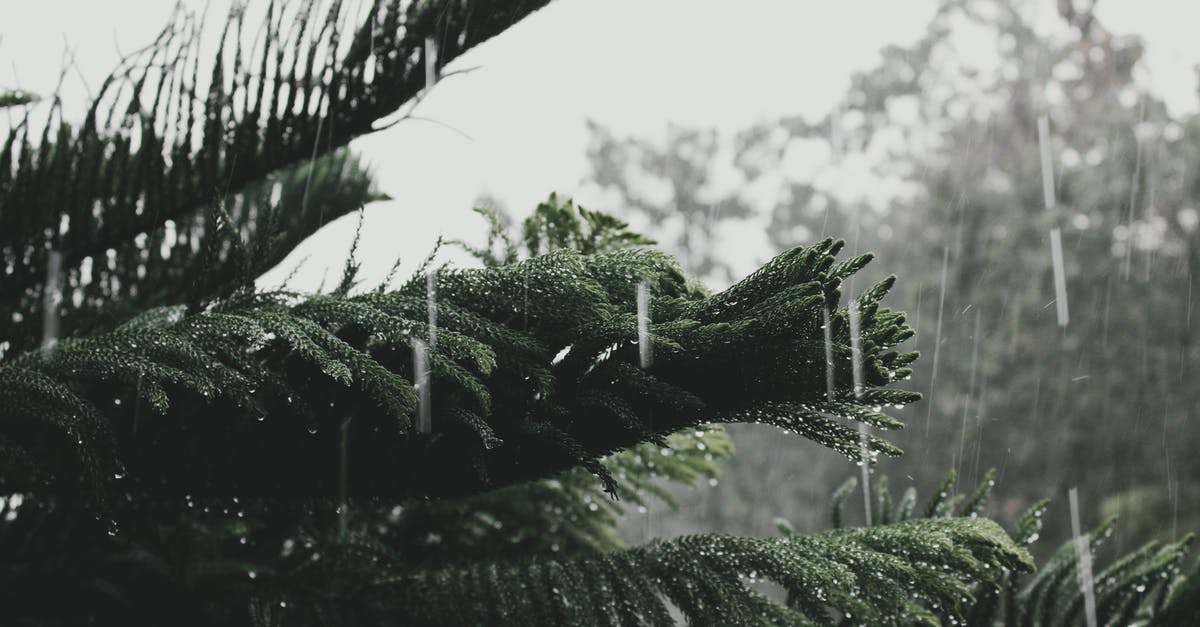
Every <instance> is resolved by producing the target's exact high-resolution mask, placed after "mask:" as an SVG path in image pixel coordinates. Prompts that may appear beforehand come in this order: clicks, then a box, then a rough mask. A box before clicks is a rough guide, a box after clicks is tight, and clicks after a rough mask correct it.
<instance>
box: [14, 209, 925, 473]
mask: <svg viewBox="0 0 1200 627" xmlns="http://www.w3.org/2000/svg"><path fill="white" fill-rule="evenodd" d="M548 206H549V205H548ZM558 211H560V212H561V213H562V214H564V215H573V211H574V209H573V208H572V207H571V206H570V205H565V206H563V207H562V208H559V209H558ZM548 215H549V212H548V211H542V212H540V213H538V214H535V217H534V219H533V220H531V221H530V222H529V224H531V225H533V226H531V227H529V228H527V230H526V233H531V232H535V230H536V229H538V228H543V227H541V225H543V224H547V223H548V222H547V221H546V218H547V216H548ZM585 215H587V214H585ZM556 219H566V218H556ZM588 224H590V225H591V227H590V230H583V229H580V231H581V236H580V237H584V236H585V235H584V234H586V237H590V238H593V239H594V238H596V237H608V235H602V233H603V232H604V230H605V229H606V228H608V227H604V226H601V228H599V229H597V227H596V225H597V224H598V223H597V222H596V220H595V219H592V220H591V221H589V222H588ZM576 226H579V225H576ZM543 230H545V229H543ZM546 232H549V231H546ZM235 235H236V234H231V236H230V237H229V238H228V244H227V248H228V249H229V250H230V251H231V253H230V254H231V256H232V257H233V258H234V259H237V258H239V256H245V255H250V254H251V250H252V249H253V244H251V245H243V244H241V243H239V242H238V240H237V238H236V236H235ZM614 237H617V240H615V241H622V240H621V238H620V237H619V236H614ZM531 241H536V240H531ZM551 241H553V240H551ZM579 241H583V240H579ZM840 248H841V244H840V243H839V242H834V241H830V240H826V241H824V242H821V243H819V244H817V245H815V246H813V247H810V248H797V249H794V250H792V251H789V252H787V253H784V254H783V255H780V256H779V257H777V258H776V259H775V260H773V261H772V262H770V263H768V264H767V265H766V266H764V267H763V268H762V269H761V270H759V271H758V272H756V273H754V274H753V275H751V276H750V277H748V278H746V279H745V280H744V281H742V282H740V283H738V284H737V285H734V286H733V287H731V288H730V289H729V290H726V291H725V292H722V293H719V294H714V295H705V294H703V293H702V292H701V291H700V290H699V288H698V287H696V286H694V285H689V284H688V283H687V282H686V281H685V280H684V279H683V276H682V274H680V272H679V271H678V269H677V268H676V266H675V265H674V262H673V261H672V260H671V259H670V258H668V257H666V256H665V255H662V254H661V253H657V252H654V251H651V250H642V249H619V250H612V251H610V252H602V253H596V254H591V255H581V254H579V253H577V252H575V251H573V250H570V249H558V250H555V251H553V252H550V253H548V254H545V255H542V256H538V257H533V258H530V259H528V260H524V261H520V262H514V263H509V264H506V265H502V266H494V267H489V268H484V269H480V270H449V269H443V270H441V271H438V272H437V273H436V282H437V294H438V301H437V309H438V319H439V327H440V328H439V332H438V345H437V349H436V351H435V352H434V353H433V356H432V364H433V374H434V380H433V389H434V390H435V392H434V394H435V396H434V434H433V435H432V436H422V435H418V434H415V433H413V432H412V424H413V423H412V416H413V414H414V412H415V409H416V398H415V394H414V392H413V388H412V382H411V381H412V373H411V367H412V366H411V364H412V356H411V349H410V345H409V341H410V339H411V338H413V337H418V338H420V337H425V336H427V335H428V329H427V326H426V322H425V320H424V318H425V316H426V302H425V298H424V293H425V281H424V277H422V276H417V277H413V278H412V279H410V280H409V281H408V282H407V283H406V284H405V285H404V286H403V287H401V288H400V289H398V290H396V291H393V292H368V293H364V294H359V295H354V296H336V295H300V294H294V293H289V292H254V291H252V290H250V289H249V288H248V287H246V288H243V289H238V290H234V291H232V293H230V294H228V295H227V296H226V297H225V298H223V299H218V300H214V301H209V302H206V303H205V302H200V303H195V304H193V306H192V313H186V314H185V312H184V311H182V310H180V309H174V308H167V309H161V310H154V311H151V312H147V313H146V314H144V315H142V316H139V317H138V318H135V319H133V320H131V321H130V322H128V323H126V324H125V325H123V326H122V327H120V328H119V329H117V330H114V331H112V332H109V333H104V334H99V335H96V336H91V337H86V338H83V337H81V338H69V339H65V340H63V341H62V342H60V343H59V345H58V346H57V347H56V348H55V349H54V350H53V351H48V352H34V353H27V354H25V355H22V356H20V357H17V358H15V359H12V360H9V361H8V362H7V363H5V364H3V365H0V390H3V392H0V393H2V394H4V397H5V399H6V402H5V403H4V404H3V405H2V406H0V415H3V417H4V423H3V424H4V425H5V427H4V430H3V433H2V435H3V436H4V438H5V440H6V442H8V443H9V445H10V446H11V447H13V450H15V451H17V452H18V453H19V454H18V455H15V456H12V457H10V459H14V460H20V459H22V458H23V457H25V456H28V457H33V458H38V459H42V460H45V462H44V464H43V466H42V468H43V470H44V471H45V472H44V475H45V476H42V477H39V478H37V480H34V479H33V478H31V477H28V476H24V475H21V474H18V473H17V472H16V471H15V470H13V469H9V468H5V469H4V470H3V472H2V473H0V478H2V480H3V485H4V486H5V487H6V488H7V489H10V490H29V489H45V488H49V489H52V490H68V491H74V490H77V489H80V488H82V489H83V490H84V491H86V492H88V493H91V494H97V495H104V494H107V493H108V491H109V489H116V490H118V491H122V490H125V489H128V488H127V487H126V486H129V485H130V484H134V483H136V484H138V485H141V486H142V487H144V488H146V489H151V490H153V491H159V490H162V489H168V490H170V491H173V492H175V493H177V494H178V493H192V494H243V495H249V494H260V495H262V494H273V495H282V494H295V495H326V496H328V495H332V494H334V493H335V490H336V488H337V481H336V478H337V473H334V472H331V469H333V468H336V458H337V455H338V451H339V444H338V443H339V439H340V437H341V436H340V429H339V428H338V427H337V425H339V424H340V422H341V420H342V419H343V418H346V417H350V418H351V419H352V424H351V425H350V427H349V429H350V432H349V438H350V447H351V459H352V460H354V461H353V462H352V467H351V469H350V479H349V491H350V493H351V494H358V495H384V494H389V495H397V496H420V495H427V496H440V495H452V494H468V493H472V492H475V491H478V490H480V489H482V488H485V487H488V486H501V485H508V484H510V483H514V482H518V481H523V480H527V479H536V478H540V477H545V476H548V475H550V474H553V473H556V472H559V471H562V470H565V469H567V468H570V467H572V466H575V465H579V464H582V465H584V466H586V467H589V468H591V469H592V470H593V471H594V472H597V473H598V474H600V476H601V477H602V478H605V480H606V482H607V483H608V485H609V486H610V489H615V488H614V487H613V486H614V482H613V481H612V480H611V478H609V477H608V475H607V473H606V472H605V471H604V469H603V467H602V466H600V465H599V464H598V460H599V459H600V458H601V457H603V456H604V455H607V454H608V453H610V452H613V451H616V450H619V449H622V448H625V447H628V446H630V445H633V444H636V443H638V442H639V441H645V440H648V439H654V438H657V437H662V436H665V435H667V434H669V433H672V432H675V431H678V430H680V429H684V428H689V427H693V426H696V425H698V424H700V423H701V422H703V421H712V422H761V423H765V424H773V425H776V426H780V427H783V428H785V429H788V430H792V431H795V432H798V433H800V434H801V435H804V436H805V437H808V438H810V439H812V440H814V441H816V442H818V443H821V444H824V445H826V446H829V447H831V448H834V449H836V450H838V451H840V452H842V453H844V454H845V455H847V456H849V457H852V458H857V457H858V456H859V455H860V453H861V451H860V448H859V445H858V437H857V433H856V431H855V430H854V429H853V428H852V427H851V426H848V423H847V422H845V421H844V420H845V419H848V420H851V421H854V420H857V421H863V422H866V423H869V424H871V425H873V426H876V427H881V428H895V427H898V426H900V425H899V423H898V422H896V421H894V420H893V419H891V418H889V417H888V416H886V415H884V414H882V413H880V412H877V411H874V410H872V409H871V408H870V406H869V405H866V404H874V403H880V404H883V403H887V404H900V403H907V402H911V401H913V400H915V399H916V398H917V395H915V394H911V393H906V392H899V391H891V390H886V389H882V388H881V387H880V386H884V385H887V384H889V383H891V382H892V381H894V380H896V379H898V378H901V377H903V376H906V375H907V373H908V369H907V368H906V367H905V366H906V364H907V363H908V362H909V361H911V360H912V358H913V357H914V355H913V354H911V353H897V352H895V351H891V350H889V349H890V348H891V347H893V346H894V345H895V344H897V343H899V342H901V341H903V340H905V339H907V338H908V337H909V336H910V335H911V330H910V329H909V328H908V327H907V326H905V324H904V319H903V315H902V314H897V313H895V312H892V311H889V310H887V309H884V308H880V307H879V305H878V301H879V299H880V298H882V296H883V295H884V294H885V293H886V290H887V288H888V287H890V285H891V280H890V279H889V280H888V281H885V282H884V283H882V284H880V285H879V286H877V287H876V288H872V289H870V290H867V291H866V292H864V293H863V294H862V295H861V296H860V298H859V305H860V308H861V312H862V313H861V317H862V328H863V335H864V370H865V373H866V378H867V383H868V384H869V385H870V386H871V387H870V388H869V389H868V391H867V393H866V394H865V397H864V399H863V401H861V403H863V404H860V402H859V401H855V400H854V399H853V394H852V390H851V389H850V386H849V385H847V384H846V383H845V382H848V381H849V380H850V376H849V370H850V351H849V338H848V332H849V331H848V323H847V322H846V312H845V310H844V309H842V310H839V311H837V312H836V313H835V314H834V316H833V318H832V325H833V337H834V342H835V346H834V354H835V363H836V367H837V369H838V372H839V375H838V380H839V381H842V382H843V383H842V385H841V386H840V387H838V388H837V390H836V393H835V396H836V400H834V401H827V400H826V398H825V397H826V393H825V379H824V377H825V373H824V359H823V351H824V346H823V339H822V330H821V326H820V325H821V310H822V308H823V307H825V306H826V303H832V302H836V301H837V298H838V289H839V287H838V286H839V284H840V282H841V281H842V279H843V278H845V276H846V275H847V274H849V272H851V271H852V270H853V269H855V268H856V267H857V266H858V265H859V264H860V263H861V261H862V260H861V259H860V260H852V263H850V264H835V262H834V258H833V255H834V254H835V253H836V252H837V251H838V249H840ZM351 269H352V268H351ZM638 280H645V281H647V282H649V283H650V285H651V286H652V289H653V294H654V300H653V319H654V324H653V326H652V337H653V341H654V350H655V353H656V357H655V365H654V367H653V368H651V369H650V370H646V371H643V370H641V369H639V368H637V367H636V366H635V365H634V363H636V359H634V358H633V356H634V355H635V351H636V346H635V340H636V328H635V327H636V323H635V320H634V313H633V312H634V311H635V309H636V307H635V303H634V297H635V294H634V292H635V286H636V282H637V281H638ZM221 284H222V285H232V286H237V285H245V284H246V280H245V279H242V280H237V279H236V278H235V279H234V280H226V281H222V282H221ZM230 289H232V288H230ZM567 349H569V350H567ZM564 350H566V354H565V355H564V356H563V357H562V358H561V359H559V360H557V361H556V360H555V356H556V354H558V353H560V352H561V351H564ZM831 417H833V418H831ZM181 426H182V427H183V429H184V430H181V429H180V427H181ZM871 449H872V450H873V451H880V452H884V453H888V454H895V453H897V452H898V451H897V450H896V449H894V448H893V447H891V446H890V445H888V444H887V443H886V442H884V441H882V440H878V439H872V443H871ZM125 469H127V470H128V474H129V477H123V478H122V479H120V480H117V479H113V477H114V476H115V475H117V474H122V475H124V474H125V472H126V470H125ZM426 473H428V474H426ZM424 476H434V477H437V478H438V480H437V481H428V480H424V479H423V478H422V477H424ZM164 485H166V486H170V488H164V487H162V486H164Z"/></svg>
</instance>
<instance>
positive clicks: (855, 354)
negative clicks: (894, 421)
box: [826, 300, 871, 527]
mask: <svg viewBox="0 0 1200 627" xmlns="http://www.w3.org/2000/svg"><path fill="white" fill-rule="evenodd" d="M849 314H850V362H851V364H852V365H853V369H852V373H853V377H854V400H856V401H859V402H861V401H862V397H863V374H862V338H861V337H860V335H859V331H860V329H859V314H858V301H854V300H852V301H850V307H849ZM826 333H828V331H826ZM829 350H830V349H828V348H827V349H826V354H827V355H828V352H829ZM869 440H870V435H869V434H868V432H867V423H865V422H859V423H858V445H859V447H860V449H861V450H860V451H859V454H860V455H861V456H862V462H861V464H860V465H861V467H862V484H863V513H864V515H865V517H866V522H867V526H868V527H870V526H871V462H870V460H871V451H870V447H869V446H868V442H869Z"/></svg>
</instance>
